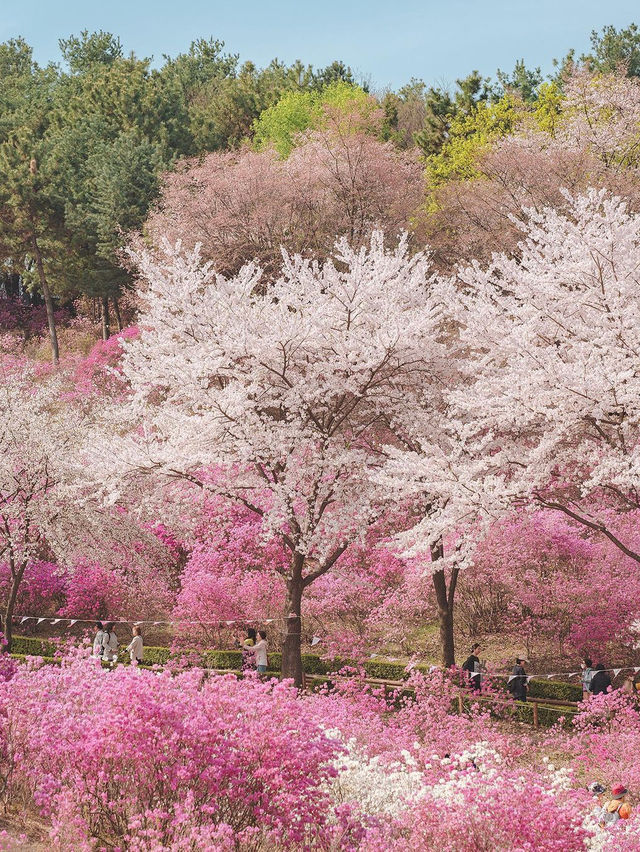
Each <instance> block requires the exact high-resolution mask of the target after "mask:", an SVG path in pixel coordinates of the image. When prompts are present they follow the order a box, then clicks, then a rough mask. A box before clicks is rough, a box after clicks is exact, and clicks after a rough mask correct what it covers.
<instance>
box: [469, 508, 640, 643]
mask: <svg viewBox="0 0 640 852" xmlns="http://www.w3.org/2000/svg"><path fill="white" fill-rule="evenodd" d="M636 527H637V513H629V514H628V515H626V516H625V515H619V516H618V517H617V518H616V520H615V526H614V529H615V530H616V531H617V532H618V534H619V535H621V536H623V537H624V538H625V540H631V542H633V541H634V540H635V539H636V538H637V533H635V529H636ZM635 564H636V563H635V562H634V561H633V560H631V559H630V558H628V557H626V556H624V555H623V554H621V553H620V551H619V550H617V548H615V547H613V545H611V544H609V543H608V542H607V541H606V540H600V539H598V538H594V537H590V536H588V535H586V534H585V531H584V528H582V527H579V526H578V525H576V524H573V523H570V522H568V521H566V520H565V519H564V517H563V516H562V515H560V514H559V513H553V512H542V511H538V512H534V513H531V514H530V513H527V512H522V513H518V514H515V515H513V516H511V517H508V518H506V519H504V520H502V521H500V522H498V523H496V524H494V525H493V526H492V528H491V530H490V531H489V533H488V534H487V535H486V536H485V538H484V539H483V541H482V542H481V544H480V546H479V547H478V550H477V553H476V556H475V559H474V564H473V566H472V567H471V568H470V569H469V571H468V572H465V573H464V574H463V576H462V577H461V579H460V589H459V595H458V612H459V616H460V618H461V621H462V622H463V623H464V624H465V626H466V628H467V630H468V631H469V632H470V633H471V634H478V633H490V632H502V631H507V630H508V631H511V632H513V633H515V634H517V635H519V636H520V638H521V641H522V642H523V644H524V645H525V646H526V647H527V648H528V649H529V650H530V652H531V653H535V652H536V650H537V647H536V646H539V643H540V640H545V641H547V642H553V643H554V644H555V650H554V653H556V654H558V653H560V654H561V655H564V654H567V653H571V654H573V655H578V654H580V653H587V654H591V655H593V656H600V655H606V654H607V653H611V654H614V655H615V657H614V658H615V659H620V655H621V653H622V654H624V651H623V650H622V649H621V648H620V645H623V646H626V647H627V648H629V646H630V645H631V644H632V642H633V638H634V637H633V621H634V618H635V615H636V613H637V612H638V605H637V600H638V599H639V596H640V576H639V575H638V572H637V571H636V570H635Z"/></svg>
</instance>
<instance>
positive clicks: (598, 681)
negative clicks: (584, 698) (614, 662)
mask: <svg viewBox="0 0 640 852" xmlns="http://www.w3.org/2000/svg"><path fill="white" fill-rule="evenodd" d="M610 686H611V678H610V677H609V675H608V674H607V672H606V671H605V670H604V666H603V665H602V663H598V665H597V666H596V667H595V671H594V673H593V677H592V678H591V694H592V695H600V694H601V693H603V692H608V691H609V687H610Z"/></svg>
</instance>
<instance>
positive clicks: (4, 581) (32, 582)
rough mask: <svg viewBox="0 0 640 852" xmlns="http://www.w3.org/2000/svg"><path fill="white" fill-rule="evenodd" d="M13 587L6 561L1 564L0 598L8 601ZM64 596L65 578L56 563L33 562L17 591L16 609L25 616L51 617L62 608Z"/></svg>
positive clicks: (29, 565) (28, 566)
mask: <svg viewBox="0 0 640 852" xmlns="http://www.w3.org/2000/svg"><path fill="white" fill-rule="evenodd" d="M10 587H11V571H10V569H9V565H8V564H7V563H6V562H2V563H0V599H1V600H6V598H7V596H8V594H9V589H10ZM64 595H65V578H64V575H63V572H62V571H61V569H60V567H59V566H58V565H56V564H54V563H53V562H46V561H44V560H36V561H34V562H30V563H29V564H28V565H27V568H26V570H25V572H24V577H23V579H22V583H21V584H20V588H19V590H18V597H17V600H16V608H17V611H18V612H21V613H26V614H32V613H33V614H38V615H39V614H43V615H50V614H53V613H55V611H56V609H57V608H58V607H59V606H60V605H61V603H62V602H63V600H64Z"/></svg>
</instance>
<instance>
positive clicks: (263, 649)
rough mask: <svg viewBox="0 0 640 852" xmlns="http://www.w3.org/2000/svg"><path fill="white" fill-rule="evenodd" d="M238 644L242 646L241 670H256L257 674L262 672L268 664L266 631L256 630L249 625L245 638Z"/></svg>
mask: <svg viewBox="0 0 640 852" xmlns="http://www.w3.org/2000/svg"><path fill="white" fill-rule="evenodd" d="M238 644H239V645H240V647H241V648H242V670H243V671H245V672H248V671H257V672H258V673H259V674H264V673H265V672H266V670H267V665H268V657H267V649H268V647H269V642H268V641H267V631H266V630H260V631H256V629H255V628H254V627H249V628H248V630H247V636H246V638H245V639H244V641H243V642H242V644H240V643H238Z"/></svg>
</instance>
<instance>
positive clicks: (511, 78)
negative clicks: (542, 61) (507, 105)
mask: <svg viewBox="0 0 640 852" xmlns="http://www.w3.org/2000/svg"><path fill="white" fill-rule="evenodd" d="M496 77H497V80H498V86H497V88H496V90H495V98H496V100H499V99H500V98H501V97H502V96H503V95H505V94H508V93H511V94H517V95H519V96H520V97H521V98H522V100H523V101H526V102H527V103H533V102H534V101H535V100H536V99H537V97H538V90H539V87H540V84H541V83H542V71H541V70H540V68H533V69H531V68H527V66H526V65H525V64H524V59H519V60H518V61H517V62H516V64H515V68H514V69H513V71H512V72H511V74H507V73H505V72H504V71H501V70H500V69H499V68H498V71H497V72H496Z"/></svg>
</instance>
